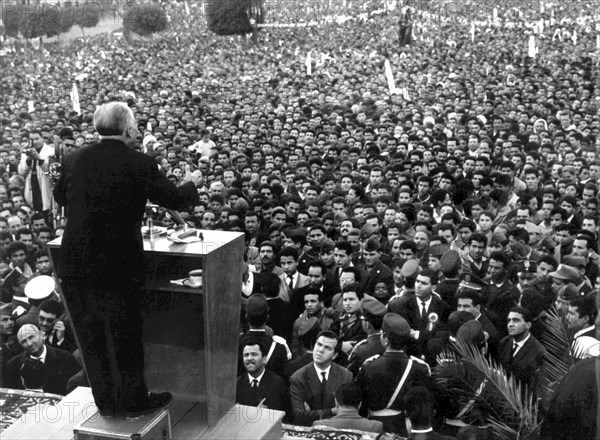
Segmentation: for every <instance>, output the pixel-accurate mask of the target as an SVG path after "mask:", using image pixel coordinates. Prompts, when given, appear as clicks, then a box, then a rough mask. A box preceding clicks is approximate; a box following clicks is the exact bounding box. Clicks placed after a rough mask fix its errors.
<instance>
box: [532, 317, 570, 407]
mask: <svg viewBox="0 0 600 440" xmlns="http://www.w3.org/2000/svg"><path fill="white" fill-rule="evenodd" d="M545 315H546V316H545V317H544V318H543V319H542V323H543V326H544V332H543V334H542V336H541V339H540V342H541V343H542V345H543V346H544V348H546V351H547V354H546V357H545V359H544V366H543V369H542V374H541V378H540V396H541V398H542V402H543V404H544V407H547V405H548V404H549V402H550V399H551V398H552V394H553V393H554V388H555V385H556V384H557V383H558V382H559V381H560V380H561V379H562V377H563V376H564V375H565V374H567V372H568V371H569V370H570V369H571V367H572V366H573V365H575V362H576V356H575V353H574V352H573V336H574V332H573V331H571V330H570V329H569V327H568V325H567V320H566V318H565V316H563V315H561V314H560V313H559V312H558V311H557V310H556V308H555V307H554V306H552V308H550V309H549V310H547V311H546V314H545Z"/></svg>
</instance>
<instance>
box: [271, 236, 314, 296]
mask: <svg viewBox="0 0 600 440" xmlns="http://www.w3.org/2000/svg"><path fill="white" fill-rule="evenodd" d="M299 257H300V255H299V253H298V249H296V248H293V247H291V246H288V247H284V248H283V249H282V250H281V252H279V267H281V268H282V269H283V272H284V273H283V274H280V275H279V278H280V279H281V285H282V286H283V292H284V293H283V294H280V296H281V297H282V299H283V300H285V301H287V302H289V301H290V298H291V296H292V291H293V290H295V289H300V288H302V287H304V286H308V284H309V282H310V281H309V279H308V277H307V276H306V275H303V274H301V273H300V272H298V258H299ZM282 295H283V296H282Z"/></svg>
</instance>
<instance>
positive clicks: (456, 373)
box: [435, 340, 539, 440]
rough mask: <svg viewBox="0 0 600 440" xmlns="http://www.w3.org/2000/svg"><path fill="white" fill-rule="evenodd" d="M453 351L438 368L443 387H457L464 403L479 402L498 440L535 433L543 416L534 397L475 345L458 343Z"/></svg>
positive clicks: (439, 380)
mask: <svg viewBox="0 0 600 440" xmlns="http://www.w3.org/2000/svg"><path fill="white" fill-rule="evenodd" d="M453 348H454V350H455V353H451V352H446V353H443V357H444V358H445V359H446V361H445V362H444V361H443V360H442V359H440V361H441V362H440V364H439V365H438V367H436V369H435V378H436V381H437V382H438V383H439V384H440V386H442V387H447V386H454V387H455V389H454V391H455V392H457V393H458V395H459V396H461V397H460V400H461V404H463V402H464V401H469V400H472V399H476V400H477V402H478V403H479V404H480V407H481V406H483V410H484V412H485V413H486V415H487V417H486V421H487V422H489V423H490V424H491V425H492V428H493V430H494V438H499V439H506V440H516V439H520V438H524V437H527V436H529V435H530V433H532V432H533V431H535V430H536V427H537V426H538V424H539V420H538V416H539V415H538V407H537V403H536V401H535V400H534V399H533V396H532V394H531V393H530V392H529V391H528V390H527V389H522V387H521V384H520V383H519V382H518V381H516V380H515V379H514V378H513V377H508V375H507V374H506V372H505V370H504V368H503V367H502V366H501V365H499V364H498V363H496V362H495V361H493V360H491V359H488V358H487V357H486V356H484V355H483V354H482V353H481V352H480V351H479V350H478V349H477V348H476V347H474V346H473V345H472V344H470V343H467V342H464V341H460V340H458V341H456V343H455V345H454V347H453ZM452 359H454V360H452ZM448 360H449V361H448ZM484 381H485V387H484V388H483V390H481V389H479V388H480V385H481V384H482V383H483V382H484Z"/></svg>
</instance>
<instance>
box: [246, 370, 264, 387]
mask: <svg viewBox="0 0 600 440" xmlns="http://www.w3.org/2000/svg"><path fill="white" fill-rule="evenodd" d="M265 371H266V369H263V372H262V373H260V376H258V377H253V376H252V375H251V374H250V373H248V380H249V381H250V386H252V381H253V380H257V381H258V383H257V384H256V386H259V385H260V381H261V380H262V378H263V376H264V375H265Z"/></svg>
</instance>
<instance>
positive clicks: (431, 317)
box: [427, 312, 440, 331]
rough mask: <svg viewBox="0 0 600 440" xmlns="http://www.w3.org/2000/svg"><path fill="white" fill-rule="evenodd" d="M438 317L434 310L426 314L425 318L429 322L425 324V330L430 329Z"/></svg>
mask: <svg viewBox="0 0 600 440" xmlns="http://www.w3.org/2000/svg"><path fill="white" fill-rule="evenodd" d="M439 319H440V317H439V316H438V314H437V313H435V312H432V313H430V314H429V315H427V320H428V321H429V323H428V324H427V331H432V330H433V327H435V324H436V323H437V322H438V320H439Z"/></svg>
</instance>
